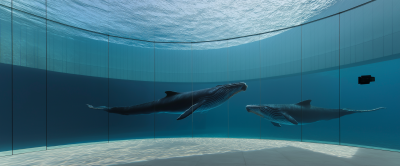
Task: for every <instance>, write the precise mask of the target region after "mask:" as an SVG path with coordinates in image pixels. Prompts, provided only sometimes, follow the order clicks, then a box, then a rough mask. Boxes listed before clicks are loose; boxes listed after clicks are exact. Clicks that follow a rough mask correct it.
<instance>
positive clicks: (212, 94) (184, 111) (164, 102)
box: [87, 82, 247, 120]
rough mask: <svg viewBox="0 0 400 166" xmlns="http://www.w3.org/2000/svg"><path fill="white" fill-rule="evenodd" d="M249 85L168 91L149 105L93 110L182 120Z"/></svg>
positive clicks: (220, 102) (242, 83)
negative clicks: (175, 115) (157, 114)
mask: <svg viewBox="0 0 400 166" xmlns="http://www.w3.org/2000/svg"><path fill="white" fill-rule="evenodd" d="M246 89H247V85H246V83H244V82H240V83H232V84H225V85H218V86H216V87H212V88H207V89H202V90H197V91H190V92H183V93H179V92H173V91H166V92H165V93H166V94H167V96H165V97H164V98H162V99H159V100H156V101H152V102H149V103H144V104H139V105H134V106H130V107H110V108H108V107H106V106H100V107H93V106H92V105H89V104H87V105H88V107H89V108H92V109H100V110H104V111H107V112H109V113H116V114H122V115H139V114H153V113H172V114H181V115H180V116H179V117H178V119H177V120H181V119H184V118H186V117H187V116H189V115H190V114H192V113H193V112H202V111H208V110H211V109H213V108H215V107H218V106H220V105H221V104H222V103H224V102H225V101H227V100H228V99H229V98H231V97H232V96H234V95H235V94H237V93H239V92H241V91H246Z"/></svg>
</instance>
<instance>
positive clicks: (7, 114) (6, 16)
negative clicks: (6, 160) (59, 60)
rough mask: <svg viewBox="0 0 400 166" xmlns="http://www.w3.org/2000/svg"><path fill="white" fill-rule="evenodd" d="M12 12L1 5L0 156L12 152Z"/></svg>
mask: <svg viewBox="0 0 400 166" xmlns="http://www.w3.org/2000/svg"><path fill="white" fill-rule="evenodd" d="M11 57H12V51H11V12H10V10H9V9H8V8H5V7H2V6H1V7H0V78H1V81H0V92H1V93H0V105H1V109H0V133H1V134H0V156H4V155H11V154H12V135H11V133H12V122H11V119H12V85H11V84H12V82H11V78H12V76H11V63H12V61H11Z"/></svg>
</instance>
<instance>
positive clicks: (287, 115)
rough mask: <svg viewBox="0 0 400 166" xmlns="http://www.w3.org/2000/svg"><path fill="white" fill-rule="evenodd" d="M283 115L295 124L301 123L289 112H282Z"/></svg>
mask: <svg viewBox="0 0 400 166" xmlns="http://www.w3.org/2000/svg"><path fill="white" fill-rule="evenodd" d="M282 115H283V117H285V118H286V120H288V121H289V122H290V123H293V124H295V125H297V124H299V123H298V122H297V121H296V119H294V118H293V117H292V116H290V115H289V114H287V113H286V112H282Z"/></svg>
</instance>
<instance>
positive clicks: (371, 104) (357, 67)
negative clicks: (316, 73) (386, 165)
mask: <svg viewBox="0 0 400 166" xmlns="http://www.w3.org/2000/svg"><path fill="white" fill-rule="evenodd" d="M397 2H398V1H396V0H394V1H392V0H388V1H376V2H373V3H371V4H370V7H368V8H364V9H363V10H360V9H355V10H353V11H350V12H349V13H346V14H342V15H341V22H340V25H341V32H342V31H346V32H350V33H341V34H340V37H341V43H345V42H347V43H349V42H351V43H352V44H353V43H354V41H360V40H361V41H363V40H362V39H363V37H364V36H362V35H354V33H356V34H358V31H359V29H360V28H362V27H363V26H372V28H373V32H372V34H373V37H374V39H373V43H372V45H370V46H371V47H372V48H373V57H374V59H372V60H369V61H366V60H368V59H370V58H369V57H370V56H368V54H363V53H362V51H363V50H357V51H356V54H358V55H359V59H362V60H364V61H363V62H362V63H358V64H348V63H344V64H343V65H342V61H341V66H340V68H341V70H340V88H341V89H340V106H341V116H344V117H342V118H341V119H340V124H341V144H343V145H350V146H361V147H369V148H378V149H385V150H396V151H399V150H400V144H399V143H398V140H399V138H400V133H399V132H397V131H399V130H400V123H399V122H398V121H397V120H396V119H397V117H398V116H399V115H400V113H399V112H398V111H397V109H396V108H397V107H398V104H397V103H398V102H399V98H400V95H399V94H400V90H399V88H398V81H400V80H399V76H400V75H399V72H398V70H399V66H400V59H398V58H399V54H396V53H395V52H394V51H395V49H396V48H397V47H398V46H396V45H394V44H395V39H396V30H395V29H396V28H395V27H396V21H395V18H396V12H397V10H393V8H394V9H397V8H396V4H397V7H400V3H397ZM367 13H373V14H374V17H373V18H365V19H371V20H372V21H373V22H374V24H373V25H363V24H360V25H354V26H353V24H351V25H352V26H350V22H348V21H347V20H349V18H351V19H360V16H362V15H363V14H364V15H367ZM397 13H398V12H397ZM365 17H366V16H365ZM361 18H362V17H361ZM397 22H398V21H397ZM366 28H368V27H366ZM347 35H351V36H354V38H351V40H350V39H349V38H345V36H347ZM382 36H383V38H382ZM360 38H361V39H360ZM366 43H368V41H363V42H362V43H361V45H363V44H366ZM346 46H347V45H345V46H343V45H342V44H341V45H340V48H341V52H342V51H343V50H345V49H346V48H347V47H346ZM352 47H354V46H352ZM364 47H365V46H364ZM360 52H361V53H360ZM349 56H351V55H349V54H343V55H342V54H341V60H342V59H348V57H349ZM363 75H371V76H372V77H375V80H376V81H374V82H370V83H369V84H359V82H358V80H359V79H360V78H361V79H366V80H367V81H368V80H369V81H370V79H369V78H368V77H366V76H364V77H362V76H363ZM366 83H368V82H366ZM371 122H372V123H371ZM394 131H396V132H394Z"/></svg>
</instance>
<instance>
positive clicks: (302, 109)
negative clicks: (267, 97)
mask: <svg viewBox="0 0 400 166" xmlns="http://www.w3.org/2000/svg"><path fill="white" fill-rule="evenodd" d="M310 102H311V100H305V101H302V102H300V103H297V104H268V105H247V106H246V110H247V112H251V113H254V114H256V115H258V116H260V117H262V118H265V119H267V120H269V121H271V123H272V124H273V125H274V126H277V127H281V125H280V124H285V125H297V124H299V123H301V124H308V123H314V122H317V121H322V120H331V119H335V118H339V115H340V117H342V116H345V115H349V114H353V113H360V112H371V111H376V110H379V109H384V108H383V107H379V108H375V109H372V110H351V109H347V108H343V109H340V112H339V109H327V108H321V107H315V106H312V105H310ZM339 113H340V114H339Z"/></svg>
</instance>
